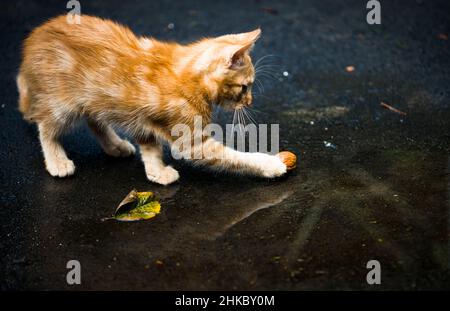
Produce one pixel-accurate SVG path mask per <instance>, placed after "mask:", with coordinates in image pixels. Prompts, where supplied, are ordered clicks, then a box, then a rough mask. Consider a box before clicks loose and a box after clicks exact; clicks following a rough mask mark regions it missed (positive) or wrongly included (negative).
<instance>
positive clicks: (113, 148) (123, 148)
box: [102, 139, 136, 157]
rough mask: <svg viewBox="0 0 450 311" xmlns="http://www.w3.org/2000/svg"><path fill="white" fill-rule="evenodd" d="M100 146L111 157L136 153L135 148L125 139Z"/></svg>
mask: <svg viewBox="0 0 450 311" xmlns="http://www.w3.org/2000/svg"><path fill="white" fill-rule="evenodd" d="M102 147H103V150H104V151H105V152H106V154H108V155H110V156H113V157H129V156H131V155H133V154H135V153H136V148H135V147H134V146H133V145H132V144H131V143H130V142H129V141H128V140H125V139H122V140H120V141H119V142H117V143H114V144H113V143H110V144H108V145H102Z"/></svg>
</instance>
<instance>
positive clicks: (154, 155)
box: [139, 137, 180, 185]
mask: <svg viewBox="0 0 450 311" xmlns="http://www.w3.org/2000/svg"><path fill="white" fill-rule="evenodd" d="M139 147H140V150H141V156H142V162H144V166H145V173H146V174H147V178H148V179H149V180H150V181H152V182H155V183H157V184H160V185H168V184H171V183H173V182H175V181H177V180H178V178H179V177H180V175H179V174H178V171H177V170H175V169H174V168H173V167H172V166H169V165H165V164H164V162H163V159H162V157H163V150H162V146H161V144H160V143H159V142H158V141H157V140H156V139H155V138H154V137H149V138H147V139H146V140H145V141H140V142H139Z"/></svg>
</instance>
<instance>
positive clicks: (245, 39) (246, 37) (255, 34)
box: [234, 28, 261, 44]
mask: <svg viewBox="0 0 450 311" xmlns="http://www.w3.org/2000/svg"><path fill="white" fill-rule="evenodd" d="M234 36H235V40H236V41H238V42H242V43H244V44H248V43H253V44H255V42H256V40H258V39H259V37H260V36H261V28H257V29H255V30H253V31H250V32H243V33H240V34H237V35H234Z"/></svg>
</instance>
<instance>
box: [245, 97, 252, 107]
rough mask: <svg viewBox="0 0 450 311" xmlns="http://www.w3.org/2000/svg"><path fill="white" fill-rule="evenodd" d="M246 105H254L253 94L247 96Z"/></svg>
mask: <svg viewBox="0 0 450 311" xmlns="http://www.w3.org/2000/svg"><path fill="white" fill-rule="evenodd" d="M245 105H246V106H248V107H250V106H251V105H252V96H251V95H249V96H247V97H245Z"/></svg>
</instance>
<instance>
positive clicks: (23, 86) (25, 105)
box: [16, 73, 30, 119]
mask: <svg viewBox="0 0 450 311" xmlns="http://www.w3.org/2000/svg"><path fill="white" fill-rule="evenodd" d="M16 82H17V88H18V90H19V110H20V112H22V114H23V116H24V118H25V119H28V118H27V114H28V111H29V110H30V98H29V96H28V86H27V83H26V82H25V79H24V78H23V77H22V75H21V74H20V73H19V74H18V75H17V79H16Z"/></svg>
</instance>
